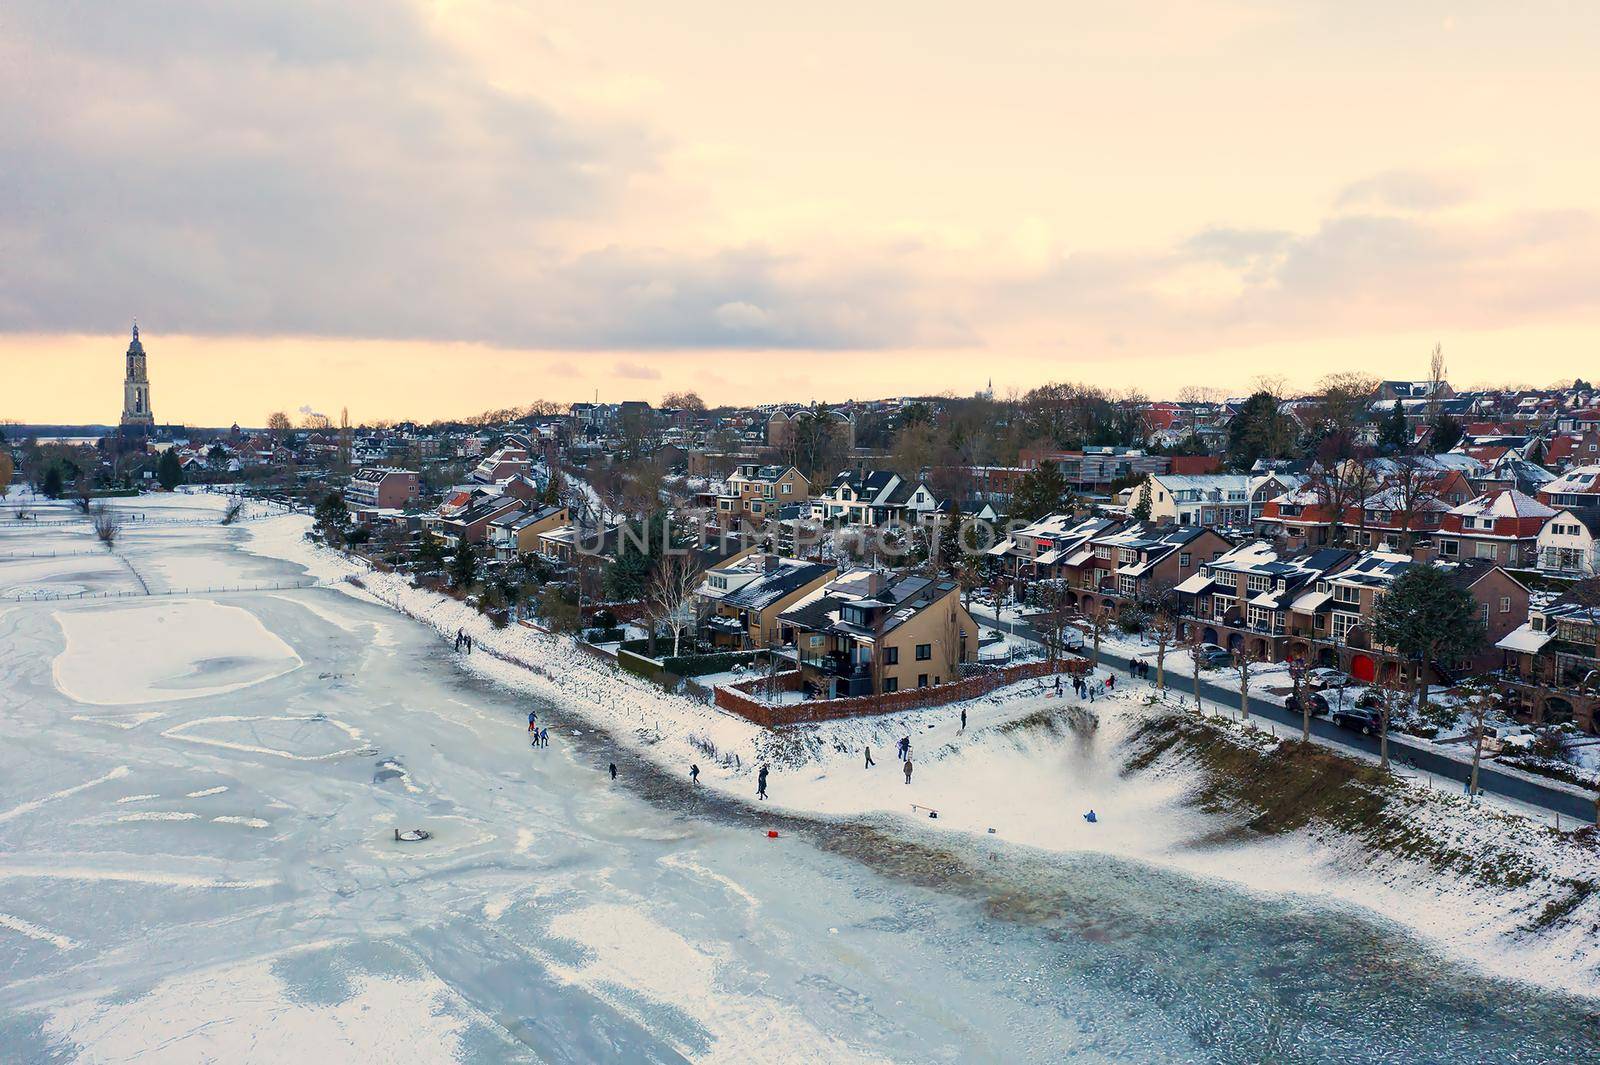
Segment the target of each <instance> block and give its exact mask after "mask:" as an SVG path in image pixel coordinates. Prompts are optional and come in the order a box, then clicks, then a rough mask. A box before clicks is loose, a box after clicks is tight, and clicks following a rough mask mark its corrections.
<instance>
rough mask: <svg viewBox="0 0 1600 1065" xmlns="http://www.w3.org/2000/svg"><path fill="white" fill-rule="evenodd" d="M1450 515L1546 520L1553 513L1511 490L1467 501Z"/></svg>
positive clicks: (1537, 502)
mask: <svg viewBox="0 0 1600 1065" xmlns="http://www.w3.org/2000/svg"><path fill="white" fill-rule="evenodd" d="M1452 513H1455V514H1459V515H1462V516H1470V517H1475V518H1548V517H1551V516H1553V515H1554V514H1555V511H1554V510H1552V509H1551V508H1549V507H1547V506H1545V505H1544V504H1543V503H1541V502H1539V501H1538V500H1537V499H1534V498H1533V497H1532V496H1530V495H1524V494H1523V493H1522V492H1519V491H1517V490H1516V489H1514V488H1512V489H1507V490H1506V491H1503V492H1491V493H1489V494H1488V495H1481V496H1479V497H1478V498H1476V499H1471V500H1468V501H1467V502H1465V503H1463V504H1461V505H1460V506H1459V507H1456V508H1455V510H1454V511H1452Z"/></svg>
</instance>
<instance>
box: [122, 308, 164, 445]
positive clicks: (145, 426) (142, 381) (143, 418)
mask: <svg viewBox="0 0 1600 1065" xmlns="http://www.w3.org/2000/svg"><path fill="white" fill-rule="evenodd" d="M155 425H156V417H155V415H154V414H152V413H151V412H150V374H149V371H148V370H147V369H146V368H145V362H144V345H143V344H141V343H139V323H138V322H134V323H133V340H132V342H131V343H129V344H128V368H127V372H126V373H125V374H123V377H122V428H123V430H124V431H125V432H148V431H150V430H152V429H154V428H155Z"/></svg>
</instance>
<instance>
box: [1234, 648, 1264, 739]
mask: <svg viewBox="0 0 1600 1065" xmlns="http://www.w3.org/2000/svg"><path fill="white" fill-rule="evenodd" d="M1233 657H1234V661H1235V662H1237V663H1238V664H1239V713H1240V715H1241V716H1242V718H1243V720H1244V721H1245V722H1247V723H1248V722H1249V720H1250V674H1251V672H1252V671H1253V669H1254V667H1255V664H1256V663H1257V662H1259V661H1261V656H1260V655H1257V654H1256V653H1254V652H1253V651H1247V650H1245V649H1244V648H1243V647H1241V648H1239V650H1238V651H1237V652H1236V653H1235V654H1234V656H1233Z"/></svg>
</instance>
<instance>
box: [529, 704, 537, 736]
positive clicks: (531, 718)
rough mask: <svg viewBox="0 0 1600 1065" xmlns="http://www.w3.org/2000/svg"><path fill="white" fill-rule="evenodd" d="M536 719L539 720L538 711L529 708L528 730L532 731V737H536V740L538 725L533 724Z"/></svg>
mask: <svg viewBox="0 0 1600 1065" xmlns="http://www.w3.org/2000/svg"><path fill="white" fill-rule="evenodd" d="M538 720H539V711H537V710H529V711H528V731H529V732H531V733H533V738H534V739H536V740H537V739H538V738H539V726H538V725H536V724H535V722H536V721H538Z"/></svg>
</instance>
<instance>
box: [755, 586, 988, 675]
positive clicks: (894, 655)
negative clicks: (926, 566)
mask: <svg viewBox="0 0 1600 1065" xmlns="http://www.w3.org/2000/svg"><path fill="white" fill-rule="evenodd" d="M778 624H779V625H780V626H786V627H787V628H789V629H790V630H792V631H793V633H794V636H795V655H796V661H797V663H798V665H799V669H800V677H801V684H802V688H803V690H804V691H805V692H806V693H807V694H808V695H820V696H822V697H824V698H845V697H849V696H857V695H879V694H882V693H885V692H893V691H899V690H901V689H904V688H912V687H918V688H926V687H931V686H937V685H940V684H943V683H945V682H947V681H953V680H956V679H958V678H959V677H960V675H961V667H962V665H963V664H965V663H968V662H973V661H975V660H976V659H977V656H978V626H977V624H976V623H975V622H974V621H973V620H972V615H970V614H968V613H967V610H966V608H965V607H964V606H962V605H961V594H960V588H959V587H958V586H957V585H956V584H955V582H953V581H941V580H933V579H931V578H928V577H902V578H900V579H899V580H895V579H894V578H892V577H890V576H888V575H886V574H884V573H880V572H878V571H877V570H857V571H855V572H852V573H847V574H845V575H843V576H841V577H838V578H836V579H834V580H832V581H830V582H828V583H827V584H825V585H823V586H822V587H821V588H820V589H818V590H817V591H815V592H813V593H811V595H809V596H807V597H806V598H804V599H802V600H801V601H800V602H799V603H797V604H796V605H795V606H793V607H790V608H789V609H788V610H785V611H783V612H782V613H781V614H780V615H779V616H778Z"/></svg>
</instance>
